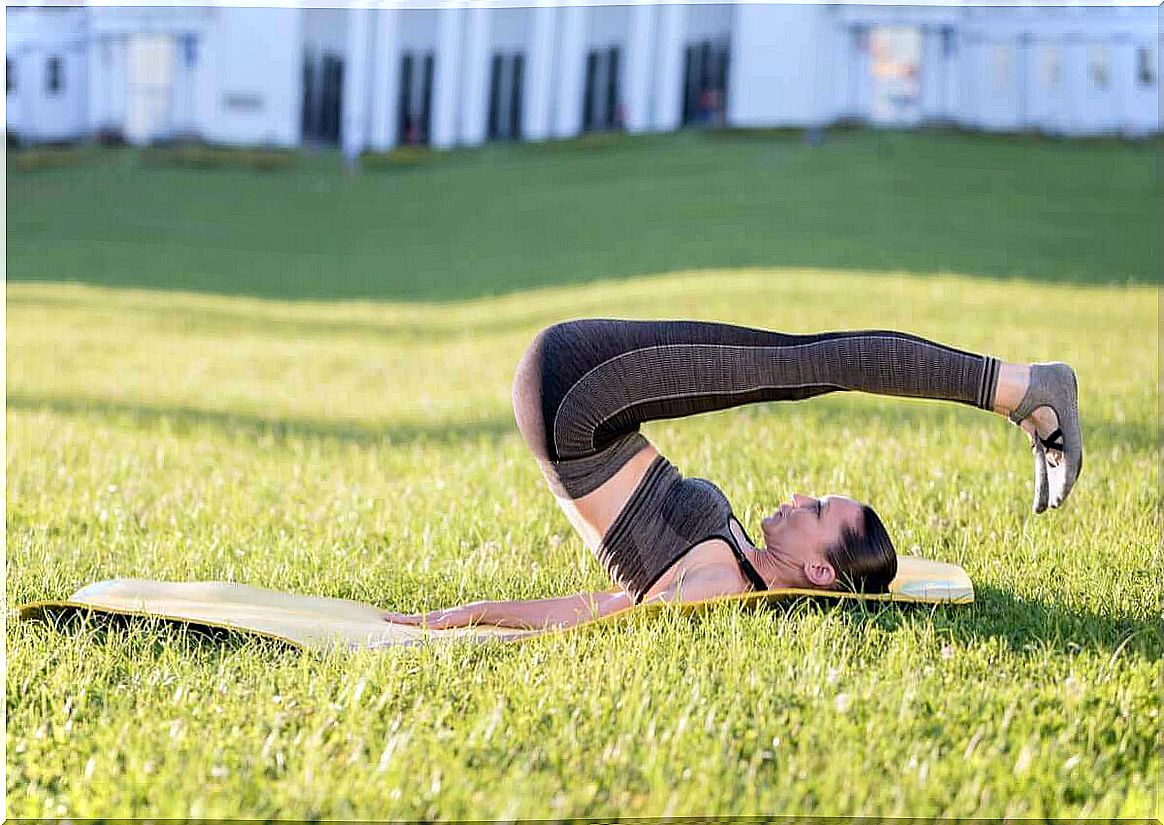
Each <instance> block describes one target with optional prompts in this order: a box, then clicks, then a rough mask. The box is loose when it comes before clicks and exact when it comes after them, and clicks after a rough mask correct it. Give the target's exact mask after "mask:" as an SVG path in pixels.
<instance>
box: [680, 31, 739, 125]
mask: <svg viewBox="0 0 1164 825" xmlns="http://www.w3.org/2000/svg"><path fill="white" fill-rule="evenodd" d="M728 54H729V48H728V44H727V43H724V42H713V41H711V40H703V41H700V42H698V43H689V44H688V45H687V49H686V51H685V52H684V67H683V124H684V125H686V126H693V125H699V126H718V125H722V123H723V120H724V112H725V111H726V109H727V82H728Z"/></svg>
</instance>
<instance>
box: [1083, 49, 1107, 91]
mask: <svg viewBox="0 0 1164 825" xmlns="http://www.w3.org/2000/svg"><path fill="white" fill-rule="evenodd" d="M1109 71H1110V70H1109V68H1108V62H1107V46H1100V45H1095V46H1090V47H1088V49H1087V75H1088V77H1090V78H1091V86H1092V88H1094V89H1106V88H1107V87H1108V83H1109V82H1110V80H1111V78H1110V77H1109Z"/></svg>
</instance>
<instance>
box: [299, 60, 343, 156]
mask: <svg viewBox="0 0 1164 825" xmlns="http://www.w3.org/2000/svg"><path fill="white" fill-rule="evenodd" d="M343 85H344V63H343V59H342V58H340V57H337V56H336V55H334V54H322V55H317V54H315V53H312V52H309V53H308V54H307V55H306V57H305V58H304V60H303V120H302V127H303V137H305V138H307V139H308V140H314V141H319V142H321V143H337V142H338V141H339V134H340V116H341V108H342V102H343Z"/></svg>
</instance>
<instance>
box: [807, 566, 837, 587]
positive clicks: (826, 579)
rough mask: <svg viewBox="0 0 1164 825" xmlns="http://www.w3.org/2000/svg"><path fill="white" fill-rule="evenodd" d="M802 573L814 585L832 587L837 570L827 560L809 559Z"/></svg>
mask: <svg viewBox="0 0 1164 825" xmlns="http://www.w3.org/2000/svg"><path fill="white" fill-rule="evenodd" d="M804 575H805V576H806V577H807V578H808V580H809V581H810V582H812V584H813V586H814V587H832V586H833V584H834V583H835V582H836V580H837V571H836V570H834V569H833V566H832V565H831V564H829V563H828V562H827V561H810V562H808V563H807V564H805V565H804Z"/></svg>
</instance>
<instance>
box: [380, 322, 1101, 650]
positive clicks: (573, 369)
mask: <svg viewBox="0 0 1164 825" xmlns="http://www.w3.org/2000/svg"><path fill="white" fill-rule="evenodd" d="M843 390H860V391H862V392H869V393H877V394H880V395H896V396H909V397H914V398H933V399H939V400H944V401H957V402H960V403H963V404H969V405H972V406H975V407H978V408H980V409H984V410H992V411H993V412H995V413H998V414H999V415H1005V416H1008V417H1009V418H1010V420H1011V421H1013V422H1014V423H1016V424H1018V425H1019V426H1020V427H1021V428H1022V429H1023V430H1024V431H1025V432H1026V433H1027V435H1028V437H1029V439H1030V441H1031V446H1032V450H1033V452H1034V456H1035V500H1034V511H1035V512H1036V513H1039V512H1042V511H1043V510H1045V509H1046V508H1047V507H1048V506H1050V507H1058V506H1059V505H1060V504H1062V503H1063V500H1064V499H1066V498H1067V494H1068V493H1069V492H1070V491H1071V487H1072V485H1073V484H1074V483H1075V479H1076V478H1077V477H1078V475H1079V471H1080V468H1081V466H1082V464H1083V442H1082V438H1081V434H1080V429H1079V416H1078V400H1077V386H1076V380H1075V373H1074V371H1073V370H1072V369H1071V368H1070V367H1069V366H1067V365H1066V364H1062V363H1046V364H1030V365H1024V364H1012V363H1006V362H1002V361H999V360H998V359H995V358H991V357H989V356H984V355H975V354H972V353H969V352H963V351H961V350H957V349H953V348H951V347H948V346H945V345H942V344H938V343H935V342H932V341H927V340H925V339H923V338H919V337H917V336H915V335H909V334H906V333H901V332H891V331H881V330H874V331H860V332H826V333H821V334H817V335H787V334H783V333H778V332H769V331H766V330H760V329H751V328H748V327H741V326H733V325H729V324H721V323H713V322H702V321H620V320H609V319H583V320H576V321H567V322H564V323H560V324H555V325H553V326H551V327H548V328H546V329H544V330H542V331H541V332H540V333H538V335H537V337H536V338H535V339H534V341H533V343H532V344H531V345H530V346H529V349H528V350H526V353H525V355H524V356H523V357H522V359H521V362H520V363H519V364H518V367H517V373H516V375H515V377H514V381H513V410H514V414H515V415H516V417H517V425H518V428H519V429H520V430H521V433H522V436H523V437H524V438H525V441H526V443H527V444H528V445H529V447H530V449H531V450H532V451H533V453H534V456H535V457H536V458H537V460H538V463H539V465H540V466H541V470H542V473H543V475H544V476H545V478H546V481H547V482H548V483H549V485H550V488H551V489H552V490H553V492H554V496H555V498H556V499H557V502H558V504H559V506H560V507H561V508H562V509H563V510H564V511H565V513H566V515H567V517H568V518H569V519H570V522H571V523H572V524H573V525H574V527H575V529H577V530H578V532H579V533H580V534H581V536H582V540H583V541H584V542H585V544H586V545H587V547H589V548H590V549H591V551H593V552H594V553H595V555H596V556H597V557H598V559H599V561H601V563H602V565H603V567H605V569H606V571H607V573H608V574H609V575H610V578H611V580H612V581H613V582H614V583H615V584H616V585H618V589H617V590H612V591H607V592H601V593H580V594H577V595H574V596H564V597H561V598H553V599H539V600H535V601H511V602H475V603H473V604H467V605H461V606H458V607H452V608H447V609H444V610H436V611H433V612H431V613H425V614H420V615H410V614H399V613H388V614H387V615H386V618H387V619H388V620H389V621H392V622H398V623H405V624H424V625H427V626H428V627H430V628H434V629H441V628H448V627H459V626H463V625H468V624H475V623H483V624H492V625H499V626H503V627H522V628H540V627H544V626H546V625H555V626H561V627H564V626H569V625H573V624H578V623H579V622H583V621H587V620H590V619H593V618H597V617H600V616H605V615H607V614H610V613H613V612H616V611H619V610H622V609H624V608H627V607H630V606H631V605H635V604H642V603H644V602H655V601H697V600H701V599H708V598H712V597H714V596H723V595H728V594H733V593H743V592H746V591H749V590H757V591H762V590H774V589H777V588H785V587H798V588H815V589H821V590H856V591H863V592H884V591H885V590H886V589H887V588H888V586H889V583H890V582H891V581H892V580H893V577H894V576H895V575H896V572H897V556H896V553H895V551H894V549H893V543H892V541H890V538H889V535H888V534H887V533H886V531H885V527H884V525H882V523H881V519H880V518H878V516H877V514H876V513H875V512H874V511H873V508H871V507H869V506H868V505H866V504H861V503H860V502H857V501H854V500H852V499H850V498H846V497H844V496H837V495H829V496H825V497H823V498H812V497H809V496H803V495H794V496H793V497H792V500H791V501H789V502H786V503H784V504H781V505H780V507H779V508H777V509H776V510H775V512H773V513H772V514H771V515H769V516H768V517H767V518H765V519H764V520H763V521H762V528H763V539H764V540H763V542H762V543H760V544H755V543H753V542H752V541H751V539H749V538H748V536H747V534H746V533H745V532H744V529H743V527H742V526H741V525H740V522H739V520H738V519H736V518H735V517H734V515H733V514H732V508H731V505H730V504H729V503H728V501H727V499H726V498H725V497H724V494H723V493H722V492H721V491H720V489H719V488H718V487H716V486H715V485H714V484H712V483H711V482H709V481H706V480H704V479H699V478H684V477H683V476H682V475H681V474H680V473H679V471H678V470H677V469H676V468H675V467H674V466H673V465H672V464H671V462H669V461H668V460H667V459H666V458H664V457H663V456H662V455H660V454H659V452H658V451H657V450H656V449H655V448H654V446H652V445H651V443H650V442H649V441H647V439H646V438H645V437H643V435H642V434H641V433H640V432H639V425H640V424H641V423H642V422H644V421H652V420H656V419H663V418H679V417H682V416H686V415H694V414H696V413H701V412H708V411H711V410H722V409H726V408H729V407H736V406H739V405H741V404H748V403H752V402H756V401H793V400H799V399H804V398H810V397H812V396H815V395H823V394H825V393H829V392H836V391H843Z"/></svg>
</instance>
